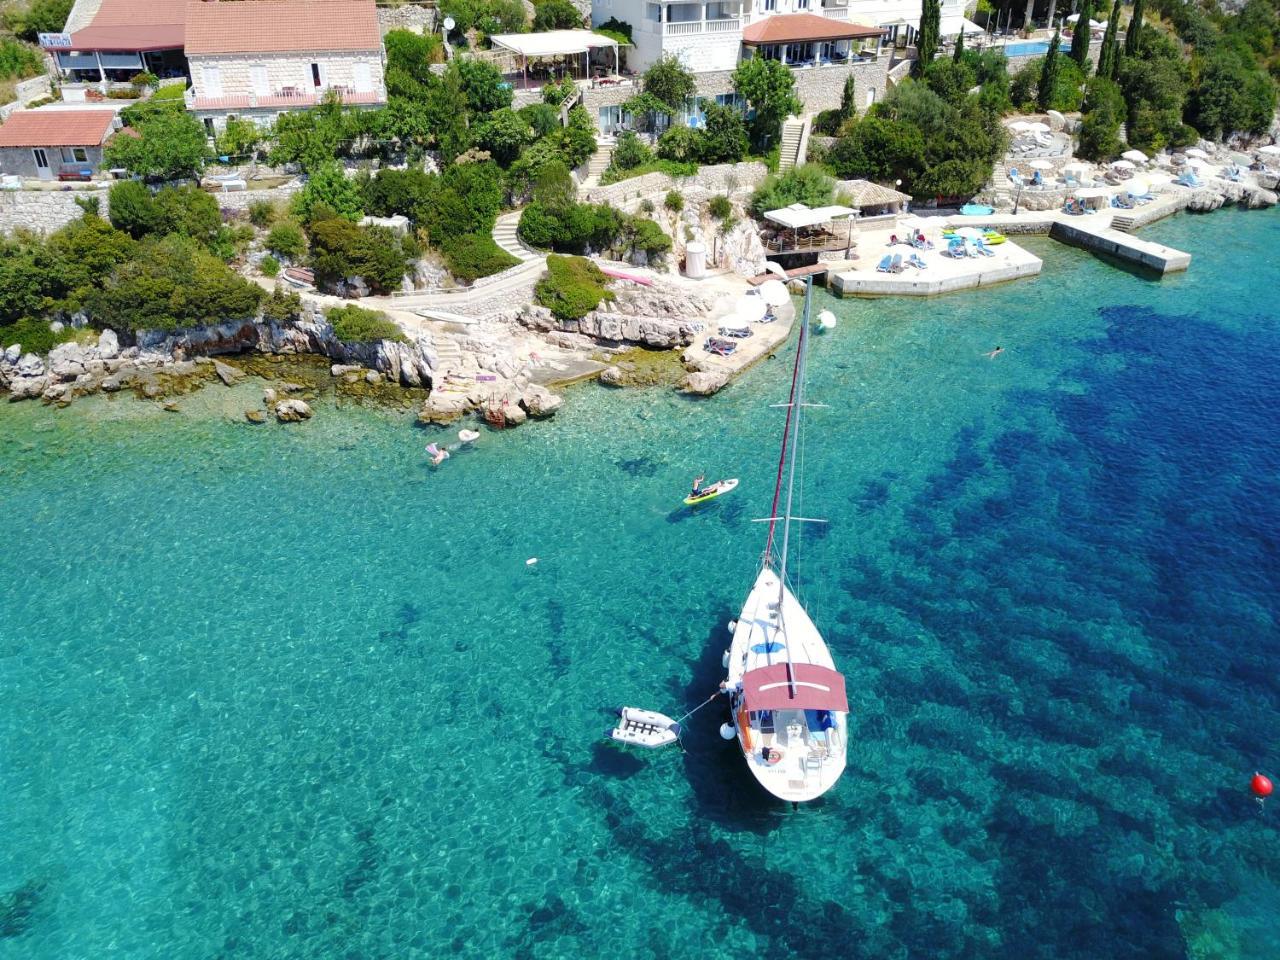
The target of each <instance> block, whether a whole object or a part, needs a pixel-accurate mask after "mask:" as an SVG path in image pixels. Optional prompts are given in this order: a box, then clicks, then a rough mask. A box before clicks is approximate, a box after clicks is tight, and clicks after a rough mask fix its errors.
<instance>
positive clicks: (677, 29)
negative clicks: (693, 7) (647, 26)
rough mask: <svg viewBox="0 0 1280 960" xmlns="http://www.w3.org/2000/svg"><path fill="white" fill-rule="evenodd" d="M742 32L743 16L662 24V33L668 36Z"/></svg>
mask: <svg viewBox="0 0 1280 960" xmlns="http://www.w3.org/2000/svg"><path fill="white" fill-rule="evenodd" d="M741 32H742V18H741V17H728V18H726V19H723V20H685V21H681V22H678V23H664V24H663V25H662V34H663V36H666V37H691V36H694V35H696V34H701V33H741Z"/></svg>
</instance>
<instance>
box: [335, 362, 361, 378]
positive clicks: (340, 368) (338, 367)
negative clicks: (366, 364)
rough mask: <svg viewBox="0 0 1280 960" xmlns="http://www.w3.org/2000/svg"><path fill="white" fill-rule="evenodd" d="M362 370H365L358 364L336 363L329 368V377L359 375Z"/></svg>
mask: <svg viewBox="0 0 1280 960" xmlns="http://www.w3.org/2000/svg"><path fill="white" fill-rule="evenodd" d="M362 369H364V368H363V367H361V366H360V364H358V363H335V364H331V365H330V367H329V376H331V377H340V376H342V375H343V374H347V373H357V372H358V371H360V370H362Z"/></svg>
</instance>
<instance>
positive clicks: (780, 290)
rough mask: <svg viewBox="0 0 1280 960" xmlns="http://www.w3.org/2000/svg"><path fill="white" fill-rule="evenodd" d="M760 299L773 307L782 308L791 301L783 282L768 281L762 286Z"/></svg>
mask: <svg viewBox="0 0 1280 960" xmlns="http://www.w3.org/2000/svg"><path fill="white" fill-rule="evenodd" d="M760 299H761V300H763V301H764V302H765V303H767V304H768V305H769V306H771V307H780V306H782V305H783V304H784V303H786V302H787V301H788V300H790V299H791V294H789V293H787V288H786V286H785V285H784V284H783V282H782V281H781V280H766V281H765V282H764V283H762V284H760Z"/></svg>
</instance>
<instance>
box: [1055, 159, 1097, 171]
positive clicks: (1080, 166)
mask: <svg viewBox="0 0 1280 960" xmlns="http://www.w3.org/2000/svg"><path fill="white" fill-rule="evenodd" d="M1092 169H1093V164H1091V163H1085V162H1084V161H1082V160H1073V161H1071V162H1070V163H1068V164H1066V165H1065V166H1063V168H1062V172H1063V173H1088V172H1089V171H1090V170H1092Z"/></svg>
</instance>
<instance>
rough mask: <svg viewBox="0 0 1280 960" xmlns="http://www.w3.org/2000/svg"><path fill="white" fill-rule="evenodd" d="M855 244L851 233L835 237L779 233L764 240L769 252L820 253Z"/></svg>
mask: <svg viewBox="0 0 1280 960" xmlns="http://www.w3.org/2000/svg"><path fill="white" fill-rule="evenodd" d="M857 245H858V241H857V240H856V239H854V238H853V237H852V235H850V236H847V237H837V236H836V235H835V234H832V233H824V234H820V235H819V236H816V237H792V236H789V235H786V234H779V235H778V236H776V237H770V238H769V239H767V240H765V241H764V248H765V250H767V251H768V252H769V253H820V252H823V251H831V250H847V249H849V248H850V247H856V246H857Z"/></svg>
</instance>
